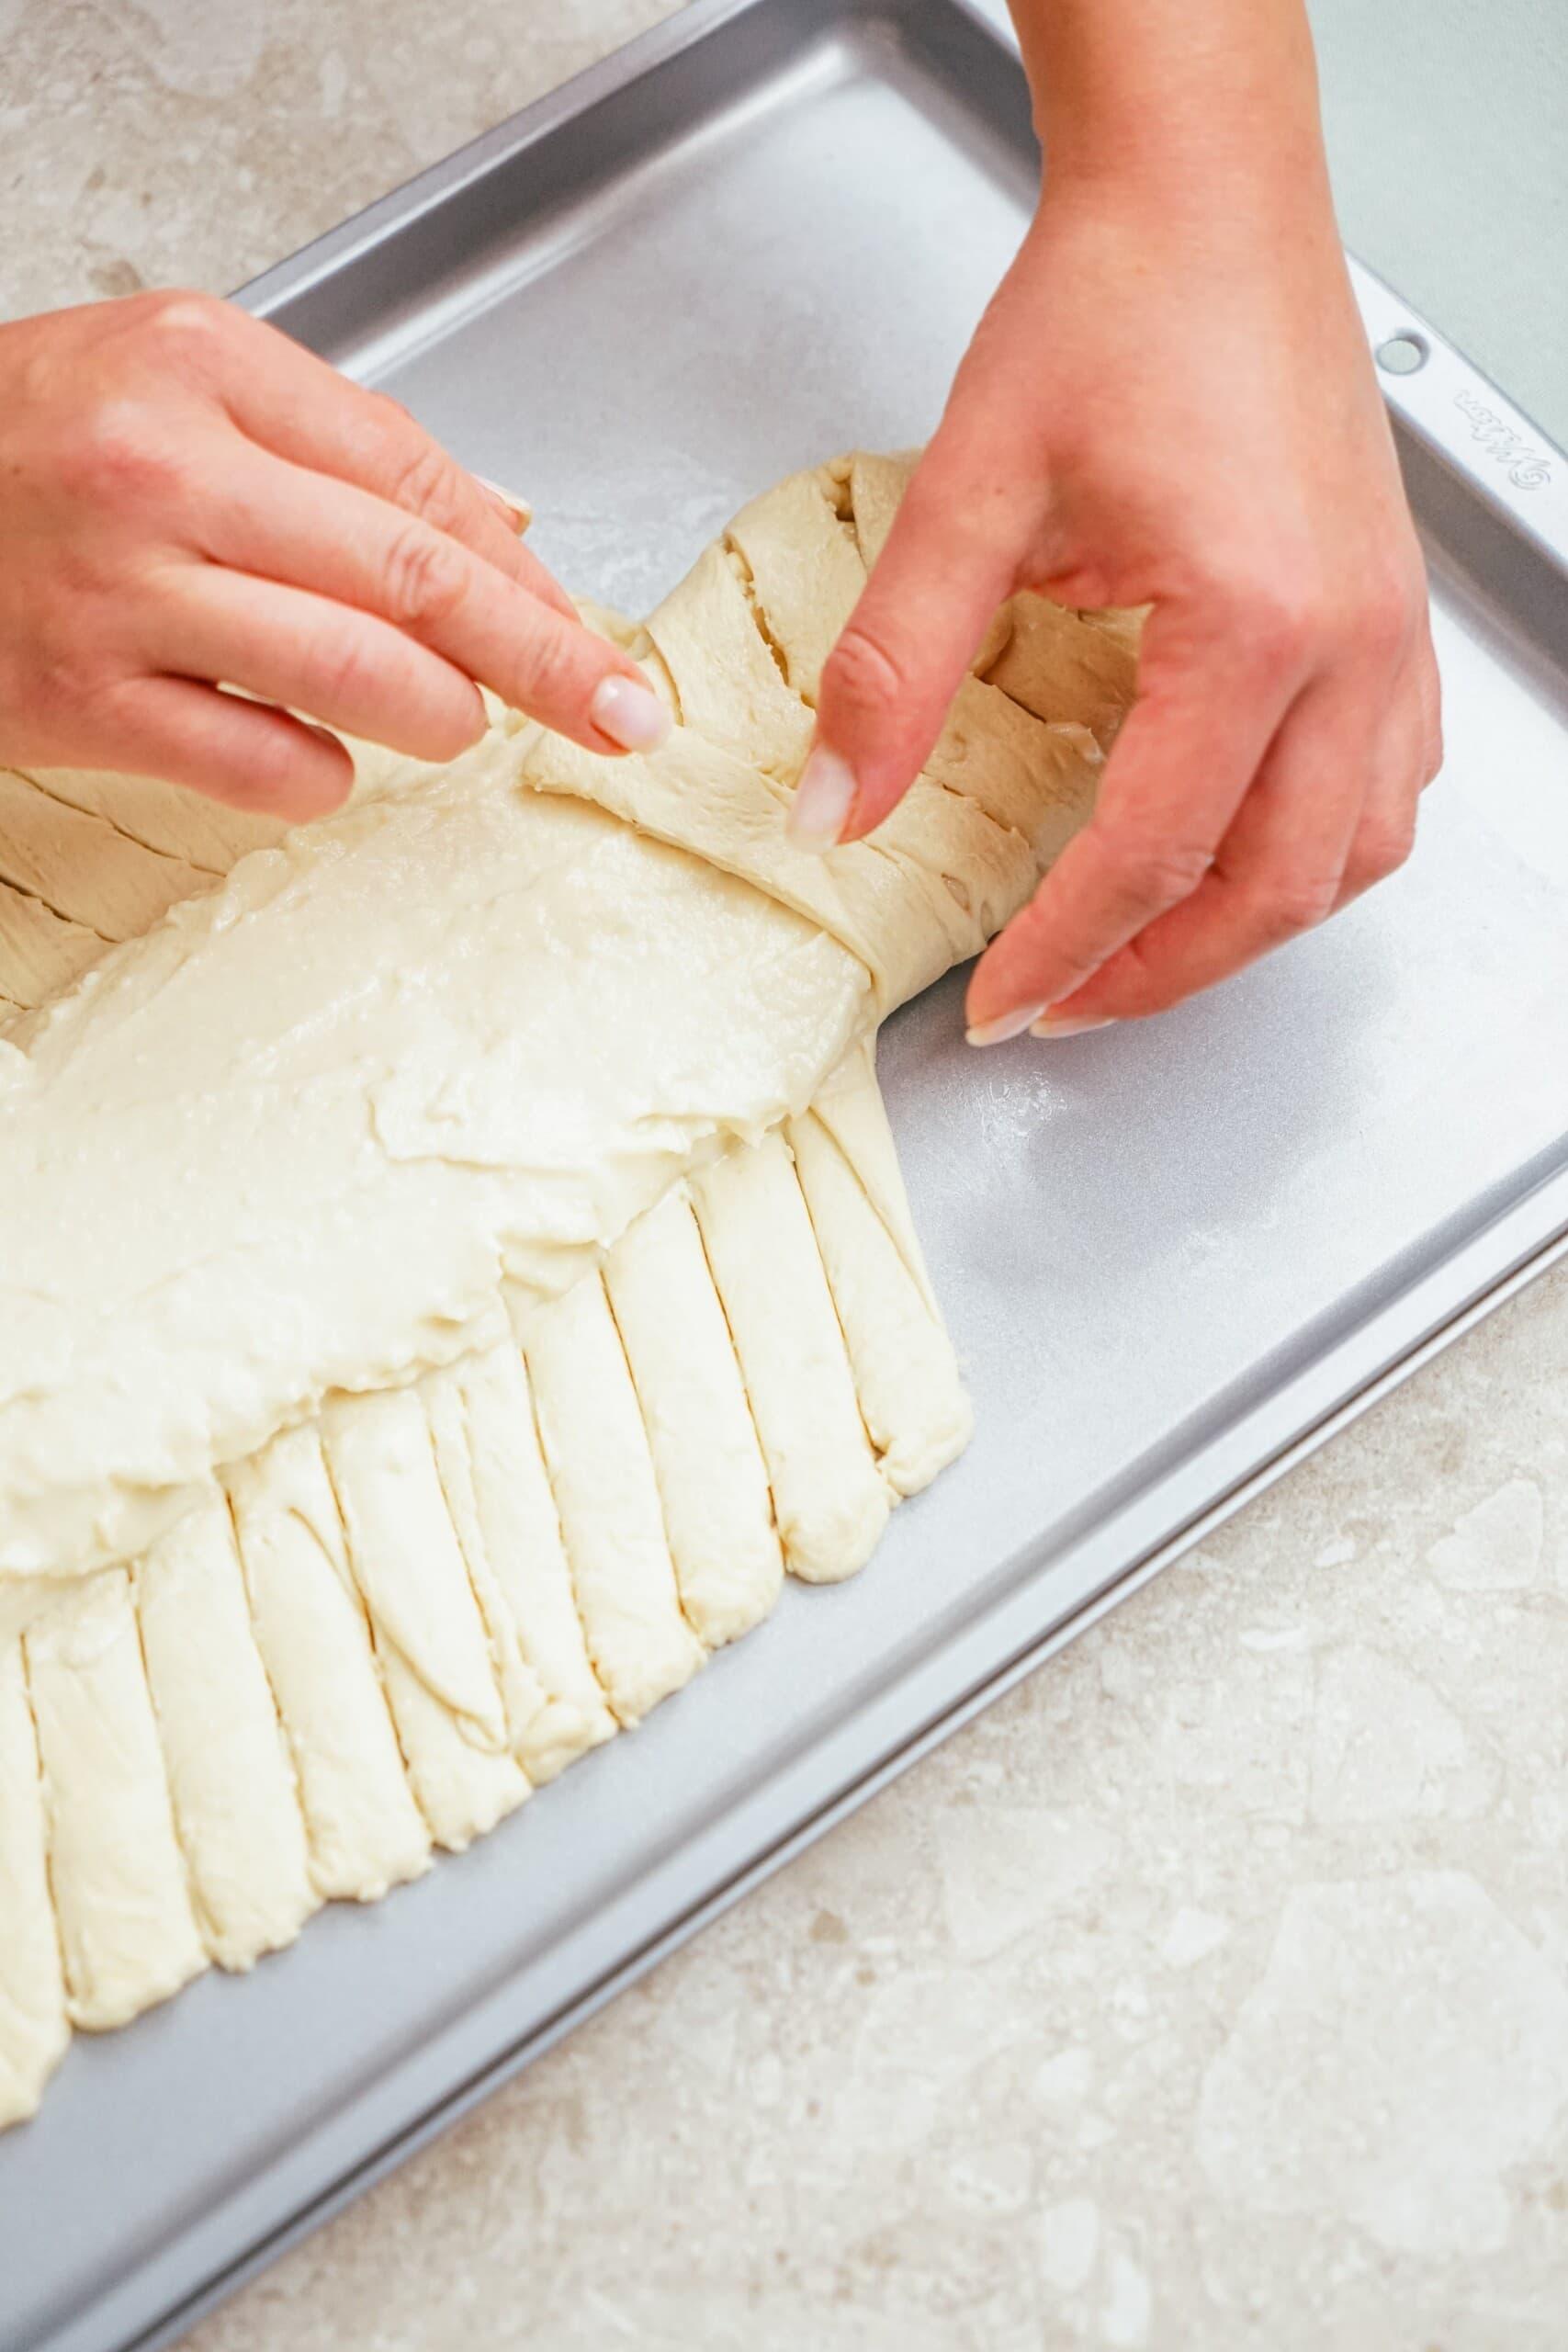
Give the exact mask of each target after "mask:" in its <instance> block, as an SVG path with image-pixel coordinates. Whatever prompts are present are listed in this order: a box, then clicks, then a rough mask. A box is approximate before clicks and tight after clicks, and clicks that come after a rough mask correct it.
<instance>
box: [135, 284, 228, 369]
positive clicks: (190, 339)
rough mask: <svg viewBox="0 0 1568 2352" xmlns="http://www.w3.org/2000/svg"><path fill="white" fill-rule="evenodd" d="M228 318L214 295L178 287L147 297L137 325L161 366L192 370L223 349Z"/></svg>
mask: <svg viewBox="0 0 1568 2352" xmlns="http://www.w3.org/2000/svg"><path fill="white" fill-rule="evenodd" d="M231 316H232V314H231V311H230V308H229V305H228V303H227V302H220V300H218V298H217V296H216V295H214V294H201V293H197V292H195V291H194V290H192V289H191V288H185V287H177V288H169V289H167V290H164V291H161V292H158V293H153V294H150V295H148V296H146V297H145V307H144V309H143V311H142V314H141V320H140V322H139V323H140V325H141V331H142V333H143V334H144V335H145V337H146V338H147V342H148V345H149V347H150V348H151V349H152V351H153V352H154V353H155V355H156V356H157V358H158V360H159V362H160V364H161V365H163V366H164V367H168V366H171V365H172V366H175V367H178V368H200V367H204V366H205V365H206V364H207V363H208V362H209V359H210V357H211V356H212V355H213V353H214V352H216V351H218V350H220V348H221V347H222V345H223V342H224V339H225V336H226V334H227V332H228V330H229V328H230V323H231Z"/></svg>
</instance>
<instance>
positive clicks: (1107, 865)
mask: <svg viewBox="0 0 1568 2352" xmlns="http://www.w3.org/2000/svg"><path fill="white" fill-rule="evenodd" d="M1302 666H1303V664H1302V657H1301V655H1300V653H1299V651H1298V649H1297V646H1296V643H1295V640H1294V639H1293V638H1292V637H1291V636H1290V635H1289V634H1288V633H1286V632H1285V631H1283V630H1281V629H1280V628H1278V627H1276V626H1272V625H1269V623H1267V622H1266V621H1264V620H1263V618H1262V616H1260V615H1258V614H1254V615H1252V616H1250V626H1249V623H1248V620H1247V618H1243V617H1239V616H1237V615H1236V614H1235V612H1234V611H1233V612H1231V613H1230V614H1229V616H1227V615H1226V614H1225V613H1224V611H1223V610H1222V609H1221V607H1220V605H1218V603H1211V604H1210V605H1209V607H1208V609H1207V610H1202V611H1196V612H1189V611H1187V610H1184V609H1180V608H1178V607H1176V606H1173V605H1157V606H1156V609H1155V611H1154V612H1153V614H1152V615H1151V616H1150V618H1149V620H1148V622H1147V624H1146V626H1145V631H1144V639H1143V647H1142V650H1141V653H1140V661H1139V687H1138V698H1137V700H1136V702H1135V703H1134V706H1133V708H1132V710H1131V711H1130V712H1129V714H1128V717H1127V718H1126V720H1125V722H1124V724H1123V725H1122V729H1121V731H1120V733H1119V734H1118V736H1117V738H1116V743H1115V747H1114V749H1113V750H1112V752H1111V757H1110V759H1109V760H1108V762H1107V763H1106V768H1105V775H1104V777H1103V780H1102V782H1101V784H1100V796H1099V802H1098V806H1097V808H1096V810H1095V814H1094V816H1093V817H1092V819H1091V820H1090V821H1089V824H1088V825H1086V826H1085V828H1084V830H1083V831H1082V832H1081V833H1079V834H1078V835H1077V838H1076V839H1075V840H1074V841H1072V842H1069V843H1068V845H1067V847H1066V849H1065V850H1064V851H1063V853H1062V854H1061V856H1060V857H1059V858H1058V859H1057V861H1056V864H1055V866H1054V867H1053V868H1052V870H1051V872H1050V873H1049V874H1048V875H1047V876H1046V878H1045V880H1044V882H1043V884H1042V886H1041V888H1039V890H1038V891H1036V893H1035V895H1034V897H1033V899H1032V900H1031V901H1030V903H1029V905H1028V906H1027V907H1025V908H1024V910H1023V911H1022V913H1021V914H1019V915H1016V916H1015V917H1014V919H1013V921H1012V922H1010V924H1009V925H1008V927H1007V929H1006V930H1005V931H1004V932H1003V933H1001V934H1000V936H999V937H998V939H996V940H994V941H993V942H992V944H991V945H990V947H989V948H988V949H987V952H986V954H985V955H984V956H982V957H981V959H980V961H979V963H978V965H977V966H976V970H975V974H974V978H972V979H971V981H970V983H969V994H968V1021H969V1034H970V1037H971V1039H972V1041H973V1042H974V1043H976V1044H979V1045H988V1044H994V1043H998V1042H999V1041H1000V1040H1001V1039H1002V1038H1003V1037H1008V1036H1016V1035H1018V1034H1019V1032H1020V1031H1021V1030H1022V1029H1025V1028H1027V1027H1028V1026H1029V1025H1030V1024H1031V1023H1032V1022H1034V1021H1036V1020H1038V1019H1039V1018H1040V1017H1041V1015H1042V1014H1043V1012H1045V1010H1046V1008H1047V1007H1048V1006H1056V1005H1060V1004H1062V1003H1064V1002H1065V1001H1066V999H1067V998H1069V997H1071V996H1072V995H1073V994H1074V993H1075V991H1076V990H1077V989H1081V988H1082V986H1083V984H1084V982H1085V981H1086V980H1087V979H1088V978H1089V975H1090V974H1091V973H1093V972H1095V971H1098V970H1099V968H1100V966H1101V965H1102V964H1103V963H1105V962H1106V961H1107V959H1108V958H1109V957H1110V956H1111V955H1113V954H1114V953H1115V951H1116V950H1117V949H1118V948H1119V947H1122V946H1124V945H1125V944H1126V943H1127V941H1128V940H1129V939H1132V938H1134V937H1135V936H1136V934H1137V933H1139V932H1141V931H1142V930H1144V928H1145V925H1146V924H1148V923H1151V922H1154V921H1155V920H1156V917H1157V916H1160V915H1163V914H1165V913H1167V912H1168V910H1169V909H1171V908H1172V907H1175V906H1178V905H1179V904H1180V903H1181V901H1182V900H1183V899H1188V898H1190V896H1191V895H1192V893H1193V892H1194V891H1195V890H1196V889H1197V888H1198V887H1199V885H1200V884H1201V881H1202V880H1203V878H1204V876H1205V875H1207V873H1208V872H1209V870H1210V867H1211V866H1212V865H1213V860H1214V856H1215V854H1216V852H1217V851H1218V848H1219V845H1220V842H1221V841H1222V840H1223V839H1224V835H1225V833H1226V832H1227V831H1228V830H1229V828H1230V825H1231V823H1232V821H1233V820H1234V819H1235V813H1236V811H1237V809H1239V808H1240V806H1241V803H1242V797H1243V796H1244V794H1245V793H1246V792H1247V787H1248V786H1249V785H1250V784H1251V783H1252V780H1253V778H1254V776H1255V775H1257V773H1258V766H1259V763H1261V761H1262V759H1263V757H1264V755H1265V753H1266V752H1267V751H1268V748H1269V743H1270V742H1271V741H1272V740H1273V737H1274V734H1275V731H1276V729H1278V727H1279V725H1280V721H1281V719H1282V718H1283V716H1284V713H1285V711H1286V709H1287V708H1288V707H1289V705H1290V704H1291V702H1292V700H1293V699H1294V697H1295V695H1296V693H1297V691H1298V690H1299V687H1300V684H1301V677H1300V671H1301V668H1302Z"/></svg>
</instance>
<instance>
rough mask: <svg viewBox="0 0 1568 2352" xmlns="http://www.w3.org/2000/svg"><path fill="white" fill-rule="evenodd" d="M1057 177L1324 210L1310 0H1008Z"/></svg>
mask: <svg viewBox="0 0 1568 2352" xmlns="http://www.w3.org/2000/svg"><path fill="white" fill-rule="evenodd" d="M1010 7H1011V10H1012V15H1013V20H1014V22H1015V24H1016V25H1017V28H1018V33H1019V40H1020V42H1021V47H1022V51H1023V58H1024V64H1025V68H1026V70H1027V72H1028V74H1029V80H1030V86H1031V88H1032V91H1033V94H1034V107H1035V120H1036V124H1037V127H1038V129H1039V131H1040V135H1041V141H1042V143H1043V146H1044V149H1045V152H1046V158H1047V175H1048V185H1049V186H1050V187H1054V188H1056V187H1064V186H1066V185H1075V186H1092V187H1100V189H1102V190H1103V191H1104V192H1105V193H1106V194H1108V195H1109V194H1110V193H1111V192H1112V191H1114V192H1115V193H1116V194H1117V195H1119V196H1123V197H1127V198H1131V199H1132V200H1134V201H1142V200H1146V201H1147V202H1148V203H1149V204H1150V205H1152V206H1157V207H1159V208H1160V209H1162V210H1164V211H1168V209H1170V208H1175V209H1176V211H1177V213H1178V215H1179V214H1181V213H1183V212H1187V211H1189V210H1190V211H1192V212H1198V211H1201V212H1203V213H1205V214H1209V213H1212V212H1213V210H1214V209H1215V208H1216V204H1217V203H1218V204H1219V205H1228V206H1234V207H1235V209H1236V210H1237V212H1238V213H1243V214H1245V213H1247V212H1248V211H1250V210H1253V209H1254V208H1256V207H1257V206H1258V205H1260V204H1261V205H1265V206H1269V205H1271V204H1272V203H1273V202H1274V201H1275V200H1276V199H1277V200H1278V202H1279V204H1280V208H1281V209H1285V210H1289V211H1290V212H1292V214H1294V215H1295V216H1296V217H1297V218H1298V219H1301V218H1303V217H1306V216H1312V215H1316V216H1319V217H1323V218H1328V217H1330V214H1331V208H1330V205H1329V199H1328V183H1327V171H1326V166H1325V160H1324V153H1323V140H1322V133H1321V130H1320V127H1319V119H1318V103H1317V75H1316V70H1315V66H1314V58H1313V49H1312V38H1311V35H1310V32H1309V30H1308V28H1307V19H1306V11H1305V8H1304V6H1303V4H1302V0H1010Z"/></svg>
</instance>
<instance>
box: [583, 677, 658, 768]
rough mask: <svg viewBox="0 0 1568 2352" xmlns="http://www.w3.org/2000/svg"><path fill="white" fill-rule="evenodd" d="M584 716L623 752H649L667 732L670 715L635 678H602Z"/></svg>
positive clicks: (650, 691)
mask: <svg viewBox="0 0 1568 2352" xmlns="http://www.w3.org/2000/svg"><path fill="white" fill-rule="evenodd" d="M588 716H589V718H591V719H592V721H593V724H594V726H595V727H597V729H599V732H600V733H601V735H607V736H608V737H609V739H610V741H611V742H612V743H618V744H619V745H620V747H621V749H622V751H623V752H652V751H655V750H657V748H658V746H659V745H660V743H662V742H663V741H664V738H665V737H666V736H667V735H668V734H669V732H670V713H669V712H668V711H667V710H666V709H665V707H664V705H663V704H662V703H661V702H660V699H659V696H658V695H656V694H655V693H654V692H653V690H652V688H651V687H650V686H643V685H639V684H637V680H636V679H635V678H602V679H601V680H600V682H599V684H598V685H597V686H596V687H595V688H594V690H593V699H592V702H591V703H590V704H589V706H588Z"/></svg>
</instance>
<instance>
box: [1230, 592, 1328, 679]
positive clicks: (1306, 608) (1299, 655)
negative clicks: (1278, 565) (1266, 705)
mask: <svg viewBox="0 0 1568 2352" xmlns="http://www.w3.org/2000/svg"><path fill="white" fill-rule="evenodd" d="M1235 619H1236V627H1237V629H1238V631H1239V633H1240V639H1241V642H1242V643H1243V644H1244V645H1245V646H1246V647H1247V649H1248V650H1249V651H1250V653H1251V655H1252V658H1253V661H1254V662H1255V663H1256V664H1257V665H1258V668H1259V669H1261V670H1262V671H1263V672H1264V673H1266V674H1267V675H1268V676H1269V677H1288V676H1290V675H1292V673H1295V672H1296V671H1298V670H1300V669H1301V668H1302V667H1303V664H1304V663H1305V662H1307V661H1308V660H1309V658H1310V656H1311V654H1312V652H1313V649H1314V646H1315V645H1316V644H1317V643H1318V641H1319V639H1320V638H1321V636H1322V633H1323V628H1324V619H1325V607H1324V605H1323V602H1322V600H1321V599H1320V598H1319V597H1318V595H1317V594H1316V593H1315V592H1314V589H1313V588H1312V587H1311V586H1310V584H1309V583H1308V582H1307V581H1306V580H1305V579H1304V578H1303V577H1299V576H1298V577H1294V578H1292V577H1291V576H1289V575H1288V574H1287V573H1286V572H1285V571H1283V570H1281V571H1280V572H1276V573H1273V574H1271V575H1270V576H1269V578H1268V579H1267V580H1266V581H1257V582H1253V583H1252V584H1251V585H1250V586H1249V587H1248V588H1247V591H1246V593H1245V594H1243V595H1242V596H1241V597H1240V598H1239V599H1238V601H1237V605H1236V612H1235Z"/></svg>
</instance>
